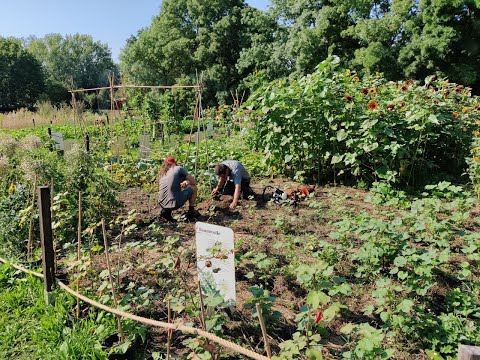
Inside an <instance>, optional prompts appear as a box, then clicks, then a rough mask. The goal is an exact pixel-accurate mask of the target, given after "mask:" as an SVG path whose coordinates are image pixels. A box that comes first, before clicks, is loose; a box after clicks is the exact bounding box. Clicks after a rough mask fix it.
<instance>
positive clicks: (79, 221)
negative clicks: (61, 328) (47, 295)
mask: <svg viewBox="0 0 480 360" xmlns="http://www.w3.org/2000/svg"><path fill="white" fill-rule="evenodd" d="M81 245H82V193H81V192H80V191H79V192H78V229H77V261H78V265H77V266H78V269H77V270H78V274H77V278H78V281H77V292H80V259H81V255H82V254H81V252H82V247H81ZM79 317H80V299H79V298H77V319H78V318H79Z"/></svg>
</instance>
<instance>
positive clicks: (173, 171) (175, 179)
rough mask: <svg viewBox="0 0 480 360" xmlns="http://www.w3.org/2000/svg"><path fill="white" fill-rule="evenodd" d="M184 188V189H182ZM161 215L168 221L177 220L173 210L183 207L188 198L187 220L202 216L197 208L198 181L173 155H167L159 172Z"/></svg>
mask: <svg viewBox="0 0 480 360" xmlns="http://www.w3.org/2000/svg"><path fill="white" fill-rule="evenodd" d="M182 189H183V190H182ZM158 192H159V205H160V207H161V208H162V210H161V212H160V216H161V217H162V218H164V219H165V220H167V221H168V222H176V221H177V220H175V219H174V218H173V217H172V211H173V210H177V209H179V208H181V207H182V206H183V205H184V204H185V203H186V202H187V200H188V205H189V206H188V212H187V220H194V219H196V218H198V217H199V216H200V214H199V213H198V211H197V210H196V209H195V201H196V199H197V181H196V180H195V178H194V177H193V176H192V175H190V174H189V173H188V172H187V171H186V170H185V169H184V168H183V167H181V166H178V165H177V162H176V161H175V159H174V158H172V157H167V158H166V159H165V160H164V161H163V165H162V167H161V168H160V172H159V184H158Z"/></svg>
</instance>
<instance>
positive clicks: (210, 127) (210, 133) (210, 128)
mask: <svg viewBox="0 0 480 360" xmlns="http://www.w3.org/2000/svg"><path fill="white" fill-rule="evenodd" d="M207 136H208V137H209V138H212V137H213V124H212V123H208V124H207Z"/></svg>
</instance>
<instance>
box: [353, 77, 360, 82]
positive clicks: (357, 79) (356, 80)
mask: <svg viewBox="0 0 480 360" xmlns="http://www.w3.org/2000/svg"><path fill="white" fill-rule="evenodd" d="M352 81H355V82H359V81H360V78H359V77H358V76H357V75H355V76H354V77H352Z"/></svg>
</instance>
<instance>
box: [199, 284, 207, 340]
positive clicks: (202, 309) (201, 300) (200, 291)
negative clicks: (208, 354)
mask: <svg viewBox="0 0 480 360" xmlns="http://www.w3.org/2000/svg"><path fill="white" fill-rule="evenodd" d="M198 293H199V294H200V311H201V312H200V313H201V315H202V316H201V317H202V329H203V330H204V331H207V326H206V323H205V309H204V308H203V295H202V285H201V284H200V281H198ZM205 342H206V343H207V345H208V344H209V341H208V339H205Z"/></svg>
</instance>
